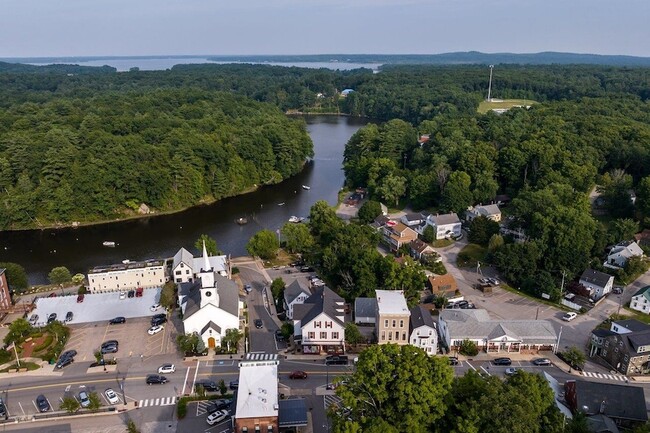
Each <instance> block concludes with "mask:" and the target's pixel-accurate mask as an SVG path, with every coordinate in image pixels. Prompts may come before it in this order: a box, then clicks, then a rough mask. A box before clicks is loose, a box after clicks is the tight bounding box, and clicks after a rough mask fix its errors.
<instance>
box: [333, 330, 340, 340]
mask: <svg viewBox="0 0 650 433" xmlns="http://www.w3.org/2000/svg"><path fill="white" fill-rule="evenodd" d="M338 338H339V333H338V332H332V340H337V339H338Z"/></svg>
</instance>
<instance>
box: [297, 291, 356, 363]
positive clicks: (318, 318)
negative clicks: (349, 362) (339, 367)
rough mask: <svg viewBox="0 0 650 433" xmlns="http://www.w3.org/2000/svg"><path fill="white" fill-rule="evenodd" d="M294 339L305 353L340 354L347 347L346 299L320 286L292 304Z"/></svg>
mask: <svg viewBox="0 0 650 433" xmlns="http://www.w3.org/2000/svg"><path fill="white" fill-rule="evenodd" d="M293 329H294V339H296V340H301V344H302V352H303V353H306V354H307V353H315V354H320V353H330V354H338V353H343V352H344V351H345V300H344V299H343V298H341V297H340V296H339V295H337V294H336V293H334V292H333V291H332V290H331V289H330V288H329V287H327V286H321V287H318V288H316V289H315V291H314V293H313V294H312V295H311V296H310V297H308V298H307V299H305V302H304V303H302V304H298V305H295V306H294V308H293Z"/></svg>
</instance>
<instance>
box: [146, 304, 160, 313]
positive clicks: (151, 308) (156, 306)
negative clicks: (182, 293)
mask: <svg viewBox="0 0 650 433" xmlns="http://www.w3.org/2000/svg"><path fill="white" fill-rule="evenodd" d="M149 310H151V311H158V310H160V304H153V305H152V306H151V307H149Z"/></svg>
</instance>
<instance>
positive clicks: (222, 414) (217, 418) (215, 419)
mask: <svg viewBox="0 0 650 433" xmlns="http://www.w3.org/2000/svg"><path fill="white" fill-rule="evenodd" d="M228 416H229V413H228V411H227V410H225V409H223V410H220V411H217V412H214V413H211V414H210V415H208V417H207V418H206V421H207V423H208V424H209V425H215V424H218V423H220V422H222V421H224V420H225V419H226V418H228Z"/></svg>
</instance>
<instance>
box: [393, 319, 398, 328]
mask: <svg viewBox="0 0 650 433" xmlns="http://www.w3.org/2000/svg"><path fill="white" fill-rule="evenodd" d="M396 326H397V320H395V319H393V328H395V327H396Z"/></svg>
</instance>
